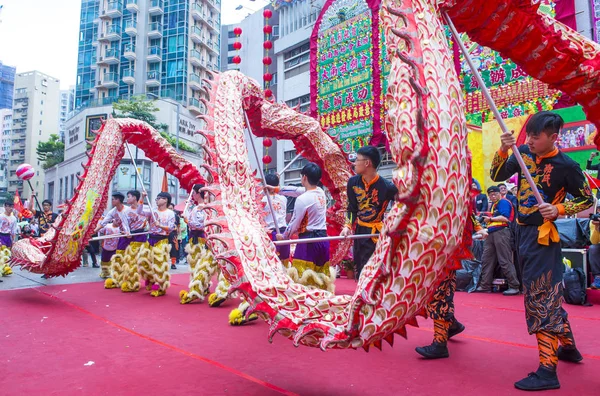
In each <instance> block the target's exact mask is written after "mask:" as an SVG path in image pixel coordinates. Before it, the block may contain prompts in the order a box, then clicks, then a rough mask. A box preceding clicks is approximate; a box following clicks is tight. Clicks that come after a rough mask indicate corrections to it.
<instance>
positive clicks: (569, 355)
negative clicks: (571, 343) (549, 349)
mask: <svg viewBox="0 0 600 396" xmlns="http://www.w3.org/2000/svg"><path fill="white" fill-rule="evenodd" d="M556 354H557V355H558V360H562V361H564V362H571V363H579V362H581V361H582V360H583V356H581V353H579V351H578V350H577V348H575V347H571V348H565V347H563V346H559V347H558V351H556Z"/></svg>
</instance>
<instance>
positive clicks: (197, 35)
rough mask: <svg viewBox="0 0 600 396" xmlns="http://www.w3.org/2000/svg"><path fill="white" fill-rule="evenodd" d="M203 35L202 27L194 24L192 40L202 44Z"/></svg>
mask: <svg viewBox="0 0 600 396" xmlns="http://www.w3.org/2000/svg"><path fill="white" fill-rule="evenodd" d="M202 36H203V35H202V29H200V28H199V27H198V26H192V29H191V32H190V37H191V39H192V41H193V42H194V43H196V44H200V43H202Z"/></svg>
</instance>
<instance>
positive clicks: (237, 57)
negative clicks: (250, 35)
mask: <svg viewBox="0 0 600 396" xmlns="http://www.w3.org/2000/svg"><path fill="white" fill-rule="evenodd" d="M233 34H235V37H236V38H237V40H239V39H240V36H241V35H242V28H241V27H236V28H234V29H233ZM233 48H234V49H235V50H236V51H237V53H238V55H235V56H234V57H233V58H231V61H232V62H233V63H235V64H236V65H239V64H240V63H242V57H241V56H240V55H239V52H240V50H241V49H242V43H241V42H240V41H236V42H234V43H233Z"/></svg>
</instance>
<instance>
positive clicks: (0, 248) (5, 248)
mask: <svg viewBox="0 0 600 396" xmlns="http://www.w3.org/2000/svg"><path fill="white" fill-rule="evenodd" d="M17 232H18V227H17V218H16V217H15V215H14V214H11V215H10V216H8V215H7V214H6V213H2V214H0V276H7V275H11V274H12V269H11V268H10V266H9V265H8V261H9V260H10V255H11V250H10V249H11V248H12V243H13V239H14V238H15V236H16V235H17Z"/></svg>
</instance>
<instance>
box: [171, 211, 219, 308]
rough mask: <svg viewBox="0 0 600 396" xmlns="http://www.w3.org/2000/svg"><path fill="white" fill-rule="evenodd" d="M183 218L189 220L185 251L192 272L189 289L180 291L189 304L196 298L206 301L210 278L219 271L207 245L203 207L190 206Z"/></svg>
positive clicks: (181, 296) (180, 296)
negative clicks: (187, 241)
mask: <svg viewBox="0 0 600 396" xmlns="http://www.w3.org/2000/svg"><path fill="white" fill-rule="evenodd" d="M183 218H184V219H185V221H186V222H187V225H188V230H189V231H188V232H189V243H188V245H187V246H186V248H185V251H186V253H187V261H188V263H189V265H190V271H191V273H190V284H189V286H188V288H189V290H182V291H181V292H179V298H180V302H181V303H182V304H187V303H190V302H192V301H194V300H200V301H204V296H206V295H207V294H208V293H209V290H210V285H211V282H210V280H211V278H212V277H213V275H214V274H215V272H216V271H217V265H216V263H215V262H214V259H213V256H212V254H211V252H210V250H209V249H208V247H207V246H206V234H205V233H204V212H203V211H202V208H201V207H200V206H199V205H190V206H188V207H187V209H186V211H185V213H183ZM226 297H227V296H226V295H225V298H226ZM223 300H224V299H223Z"/></svg>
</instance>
